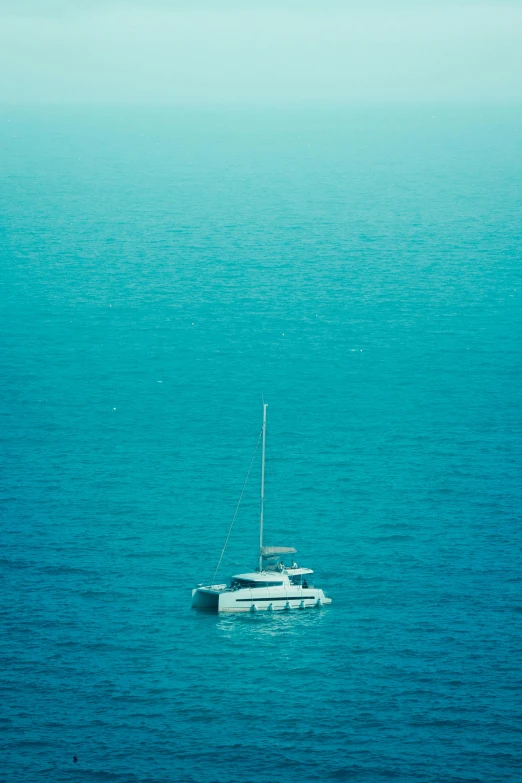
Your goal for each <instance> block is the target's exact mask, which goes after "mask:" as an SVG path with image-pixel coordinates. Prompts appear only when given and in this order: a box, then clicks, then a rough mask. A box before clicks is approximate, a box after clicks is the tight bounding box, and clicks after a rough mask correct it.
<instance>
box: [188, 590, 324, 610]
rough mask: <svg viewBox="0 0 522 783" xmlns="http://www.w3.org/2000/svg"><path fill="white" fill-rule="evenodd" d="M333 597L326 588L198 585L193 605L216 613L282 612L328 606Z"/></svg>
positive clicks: (193, 593) (193, 597)
mask: <svg viewBox="0 0 522 783" xmlns="http://www.w3.org/2000/svg"><path fill="white" fill-rule="evenodd" d="M331 603H332V599H331V598H328V597H327V596H326V595H325V594H324V592H323V590H317V589H314V588H299V587H296V588H293V589H291V590H267V589H263V588H261V589H257V590H256V589H251V590H215V589H212V588H211V587H199V588H197V589H196V590H193V592H192V607H193V608H194V609H202V610H206V611H214V612H223V613H224V612H228V613H236V612H279V611H290V610H293V609H311V608H316V607H321V606H328V605H329V604H331Z"/></svg>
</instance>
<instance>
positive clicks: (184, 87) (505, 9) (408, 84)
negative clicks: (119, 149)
mask: <svg viewBox="0 0 522 783" xmlns="http://www.w3.org/2000/svg"><path fill="white" fill-rule="evenodd" d="M318 99H319V100H325V101H336V102H337V101H343V102H344V101H382V100H387V101H388V100H397V101H409V100H427V101H454V100H457V101H476V100H491V99H494V100H513V99H515V100H522V0H518V1H516V2H515V1H514V0H512V2H509V1H508V2H502V0H498V2H491V1H490V0H487V1H485V2H480V0H460V2H459V0H454V1H453V2H446V1H445V0H417V1H416V2H415V1H414V0H410V1H409V2H408V0H396V1H395V2H389V1H386V0H380V1H379V0H366V1H365V2H363V1H362V0H345V2H341V0H319V1H317V2H316V1H315V0H301V2H298V1H297V0H279V2H276V0H243V2H241V1H240V0H170V2H169V0H148V2H146V1H145V0H135V2H131V1H130V0H105V2H101V0H0V102H3V103H14V102H16V103H20V102H22V103H33V102H40V103H51V102H52V103H56V102H60V103H63V102H65V103H85V102H89V103H92V102H103V103H143V102H150V103H159V102H161V103H175V102H183V103H185V102H187V101H190V102H198V103H199V102H209V101H211V102H221V101H227V102H230V101H234V102H237V101H241V102H243V101H248V102H260V101H262V102H265V101H305V100H318Z"/></svg>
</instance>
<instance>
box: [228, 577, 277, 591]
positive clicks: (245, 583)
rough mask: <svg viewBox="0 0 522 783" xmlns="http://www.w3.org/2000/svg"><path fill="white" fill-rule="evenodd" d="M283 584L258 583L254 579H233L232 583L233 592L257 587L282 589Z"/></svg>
mask: <svg viewBox="0 0 522 783" xmlns="http://www.w3.org/2000/svg"><path fill="white" fill-rule="evenodd" d="M282 586H283V583H282V582H272V581H270V582H258V581H257V580H256V581H254V580H253V579H252V580H251V579H232V581H231V582H230V589H231V590H242V589H244V588H250V589H252V588H256V587H282Z"/></svg>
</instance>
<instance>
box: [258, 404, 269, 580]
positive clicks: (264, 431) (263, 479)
mask: <svg viewBox="0 0 522 783" xmlns="http://www.w3.org/2000/svg"><path fill="white" fill-rule="evenodd" d="M267 407H268V405H266V404H265V403H263V453H262V457H261V518H260V520H259V570H260V571H262V570H263V556H262V554H261V550H262V548H263V512H264V510H265V444H266V409H267Z"/></svg>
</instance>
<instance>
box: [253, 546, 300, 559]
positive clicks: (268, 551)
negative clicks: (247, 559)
mask: <svg viewBox="0 0 522 783" xmlns="http://www.w3.org/2000/svg"><path fill="white" fill-rule="evenodd" d="M296 551H297V550H296V549H294V547H293V546H262V547H261V557H264V558H270V559H272V558H273V557H277V556H278V555H295V553H296Z"/></svg>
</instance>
